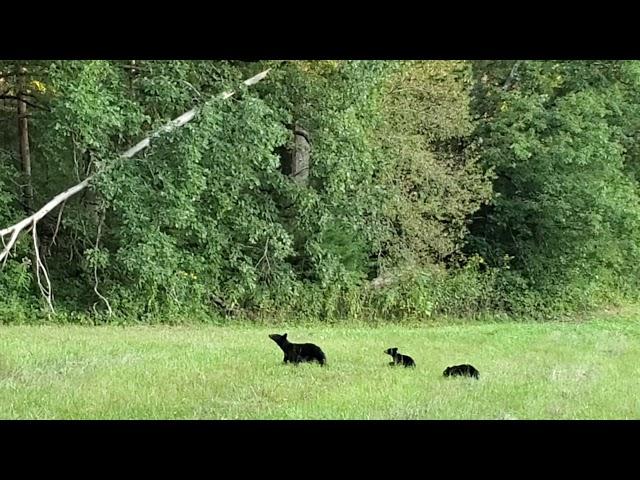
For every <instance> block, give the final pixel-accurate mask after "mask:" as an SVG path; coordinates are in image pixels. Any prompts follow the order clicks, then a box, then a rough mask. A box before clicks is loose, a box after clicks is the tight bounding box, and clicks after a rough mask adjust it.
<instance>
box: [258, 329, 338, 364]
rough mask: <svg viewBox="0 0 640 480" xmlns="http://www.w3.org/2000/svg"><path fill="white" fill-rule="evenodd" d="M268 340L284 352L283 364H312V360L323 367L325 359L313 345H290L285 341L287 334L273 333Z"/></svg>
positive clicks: (317, 347)
mask: <svg viewBox="0 0 640 480" xmlns="http://www.w3.org/2000/svg"><path fill="white" fill-rule="evenodd" d="M269 338H270V339H271V340H273V341H274V342H276V343H277V344H278V346H279V347H280V348H281V349H282V351H283V352H284V363H288V362H291V363H300V362H313V361H314V360H315V361H317V362H318V363H320V365H324V364H325V363H326V361H327V357H326V356H325V354H324V352H323V351H322V350H321V349H320V347H319V346H317V345H314V344H313V343H291V342H290V341H289V340H287V334H286V333H285V334H284V335H278V334H277V333H273V334H271V335H269Z"/></svg>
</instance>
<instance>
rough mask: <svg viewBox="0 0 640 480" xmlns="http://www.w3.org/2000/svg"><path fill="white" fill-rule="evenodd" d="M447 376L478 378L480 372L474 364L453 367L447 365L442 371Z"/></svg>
mask: <svg viewBox="0 0 640 480" xmlns="http://www.w3.org/2000/svg"><path fill="white" fill-rule="evenodd" d="M442 375H443V376H445V377H455V376H460V377H473V378H475V379H476V380H479V379H480V372H478V370H477V369H476V368H475V367H474V366H473V365H467V364H465V365H454V366H453V367H447V368H446V369H445V371H444V372H443V373H442Z"/></svg>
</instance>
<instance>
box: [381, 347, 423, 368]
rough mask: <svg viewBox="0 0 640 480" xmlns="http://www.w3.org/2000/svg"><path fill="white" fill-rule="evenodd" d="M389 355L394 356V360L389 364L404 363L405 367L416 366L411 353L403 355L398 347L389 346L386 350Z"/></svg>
mask: <svg viewBox="0 0 640 480" xmlns="http://www.w3.org/2000/svg"><path fill="white" fill-rule="evenodd" d="M384 353H386V354H387V355H391V357H392V358H393V362H391V363H389V365H404V366H405V367H415V366H416V362H414V361H413V358H411V357H410V356H409V355H402V354H401V353H398V348H397V347H394V348H388V349H386V350H385V351H384Z"/></svg>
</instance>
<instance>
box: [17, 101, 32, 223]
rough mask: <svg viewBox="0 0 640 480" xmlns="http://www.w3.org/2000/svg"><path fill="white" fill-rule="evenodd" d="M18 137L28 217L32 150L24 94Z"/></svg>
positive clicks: (24, 199) (21, 102)
mask: <svg viewBox="0 0 640 480" xmlns="http://www.w3.org/2000/svg"><path fill="white" fill-rule="evenodd" d="M18 137H19V140H20V160H21V165H22V179H23V180H22V182H23V183H22V198H23V203H24V206H25V210H26V212H27V215H31V213H32V212H33V184H32V182H31V150H30V148H29V119H28V118H27V104H26V103H25V102H24V101H23V96H22V93H20V94H19V95H18Z"/></svg>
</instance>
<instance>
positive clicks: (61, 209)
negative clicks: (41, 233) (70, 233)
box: [51, 201, 67, 245]
mask: <svg viewBox="0 0 640 480" xmlns="http://www.w3.org/2000/svg"><path fill="white" fill-rule="evenodd" d="M66 203H67V202H66V201H64V202H62V205H61V206H60V212H59V213H58V221H57V222H56V229H55V231H54V232H53V239H52V240H51V245H55V244H56V237H57V236H58V228H60V220H62V211H63V210H64V206H65V204H66Z"/></svg>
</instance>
